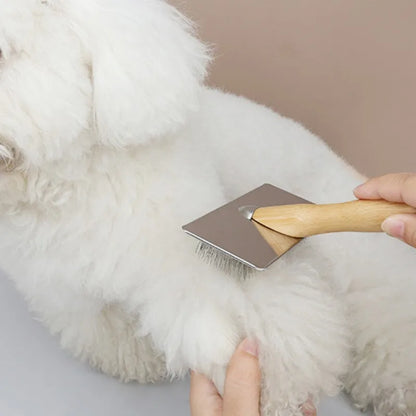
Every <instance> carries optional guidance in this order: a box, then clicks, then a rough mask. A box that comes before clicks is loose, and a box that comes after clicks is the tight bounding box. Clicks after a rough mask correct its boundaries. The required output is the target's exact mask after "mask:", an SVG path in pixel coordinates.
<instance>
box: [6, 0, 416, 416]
mask: <svg viewBox="0 0 416 416" xmlns="http://www.w3.org/2000/svg"><path fill="white" fill-rule="evenodd" d="M0 48H1V51H2V55H1V63H0V65H1V66H0V115H1V116H0V162H2V170H3V172H2V174H1V176H0V191H1V195H2V197H1V203H0V214H1V215H0V252H1V260H0V265H1V267H2V268H3V269H5V270H6V271H7V272H8V274H9V275H10V277H11V278H12V279H13V280H14V281H15V283H16V285H17V287H18V289H19V290H20V291H21V292H22V293H23V295H24V296H25V298H26V299H27V301H28V302H29V305H30V307H31V309H32V310H33V311H34V312H35V313H36V314H37V316H38V317H40V319H41V320H42V321H43V322H44V323H45V325H47V326H48V327H49V329H50V330H51V332H52V333H54V334H58V335H59V337H60V339H61V344H62V346H63V348H65V349H67V350H69V351H70V352H71V353H73V354H74V355H76V356H78V357H80V358H82V359H83V360H86V361H88V362H89V363H90V364H91V365H93V366H95V367H97V368H99V369H101V370H103V371H104V372H106V373H109V374H111V375H114V376H117V377H120V378H121V379H123V380H138V381H140V382H150V381H152V382H154V381H157V380H160V379H163V378H165V377H173V376H182V375H184V374H185V373H186V372H187V371H188V369H189V368H192V369H195V370H198V371H201V372H203V373H205V374H207V375H208V376H210V377H211V378H213V379H214V380H215V382H216V383H217V385H218V386H219V388H221V386H222V384H223V380H224V372H225V368H226V365H227V362H228V360H229V358H230V356H231V354H232V352H233V350H234V348H235V347H236V345H237V343H238V342H239V341H240V340H241V339H242V338H243V337H245V336H247V335H249V336H251V337H255V338H256V339H258V341H259V343H260V351H261V357H260V359H261V363H262V368H263V375H264V382H263V398H262V408H263V414H264V415H279V416H282V415H298V414H299V405H300V404H301V403H302V402H304V401H305V400H306V398H307V397H308V396H311V397H312V398H313V399H314V400H315V401H317V400H318V397H319V396H320V395H321V394H336V393H337V391H338V390H339V388H340V387H341V386H342V385H343V382H344V384H345V386H346V387H347V389H348V390H349V391H350V392H351V393H352V397H353V399H354V400H355V402H356V403H357V404H358V405H359V406H360V407H363V408H364V407H366V406H369V405H374V408H375V411H376V414H377V415H386V416H387V415H389V416H393V415H415V414H416V393H415V387H416V355H415V354H414V351H415V347H416V305H415V296H416V276H415V275H414V270H415V268H416V255H415V253H414V250H412V249H410V248H408V247H406V246H404V245H403V244H401V243H399V242H397V241H394V240H393V239H390V238H388V237H385V236H383V235H356V234H342V235H341V234H338V235H326V236H319V237H313V238H309V239H307V240H305V241H303V242H302V243H301V244H299V245H298V246H297V247H296V248H294V249H292V250H291V251H290V252H289V253H287V254H286V255H285V256H284V257H283V258H282V259H281V260H279V262H277V263H276V264H275V265H274V266H273V267H271V268H270V270H268V271H267V272H264V273H262V274H257V275H256V276H255V277H253V278H251V279H248V280H246V281H241V280H238V279H234V278H233V277H230V276H228V275H226V274H224V273H222V272H220V271H218V270H216V269H215V268H212V267H211V266H209V265H207V264H205V263H204V262H203V261H201V259H200V258H198V257H197V256H196V255H195V254H194V247H195V242H194V241H193V240H192V239H191V238H189V237H187V236H186V235H184V234H183V232H182V231H181V228H180V226H181V224H184V223H186V222H188V221H190V220H192V219H194V218H196V217H198V216H200V215H202V214H204V213H206V212H207V211H209V210H211V209H213V208H215V207H217V206H219V205H221V204H223V203H225V202H227V201H229V200H230V199H232V198H234V197H237V196H239V195H241V194H242V193H244V192H246V191H249V190H251V189H252V188H254V187H256V186H258V185H260V184H262V183H264V182H270V183H273V184H275V185H277V186H278V187H281V188H285V189H287V190H289V191H291V192H293V193H296V194H299V195H301V196H302V197H304V198H307V199H310V200H312V201H315V202H337V201H344V200H349V199H351V198H352V192H351V190H352V189H353V187H354V186H355V185H357V184H358V183H360V182H361V181H362V180H363V178H362V177H361V176H360V175H358V174H357V173H356V172H355V171H354V170H353V169H352V168H351V167H349V166H348V165H347V164H346V163H345V162H344V161H342V160H341V159H340V158H338V157H337V156H336V155H335V154H334V153H333V152H332V151H331V150H329V149H328V148H327V147H326V146H325V144H324V143H323V142H321V141H320V140H319V139H318V138H317V137H315V136H314V135H312V134H311V133H309V132H308V131H307V130H305V129H304V128H302V127H301V126H300V125H299V124H297V123H295V122H294V121H291V120H288V119H286V118H283V117H281V116H279V115H277V114H275V113H274V112H272V111H271V110H269V109H267V108H265V107H262V106H259V105H256V104H254V103H252V102H249V101H248V100H245V99H244V98H240V97H235V96H233V95H229V94H225V93H223V92H220V91H216V90H210V89H208V88H206V87H204V86H203V79H204V75H205V68H206V64H207V61H208V56H207V52H206V50H205V48H204V47H203V45H202V44H201V43H200V42H199V41H198V40H197V39H196V38H195V36H194V35H193V32H192V27H191V25H190V24H189V22H187V21H186V20H185V19H184V18H183V17H182V16H181V15H180V14H179V13H178V12H177V11H176V10H174V9H173V8H172V7H171V6H169V5H167V4H166V3H165V2H164V1H161V0H135V1H133V0H88V1H85V0H44V1H41V0H13V1H10V0H0Z"/></svg>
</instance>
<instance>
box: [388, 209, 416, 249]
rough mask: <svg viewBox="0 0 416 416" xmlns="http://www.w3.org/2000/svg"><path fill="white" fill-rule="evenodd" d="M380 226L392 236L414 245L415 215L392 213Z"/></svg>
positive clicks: (415, 240)
mask: <svg viewBox="0 0 416 416" xmlns="http://www.w3.org/2000/svg"><path fill="white" fill-rule="evenodd" d="M381 228H382V229H383V231H384V232H386V233H387V234H389V235H391V236H392V237H396V238H399V239H400V240H403V241H404V242H406V243H407V244H409V245H411V246H413V247H416V215H411V214H406V215H405V214H400V215H392V216H391V217H389V218H387V219H386V220H385V221H384V222H383V224H382V225H381Z"/></svg>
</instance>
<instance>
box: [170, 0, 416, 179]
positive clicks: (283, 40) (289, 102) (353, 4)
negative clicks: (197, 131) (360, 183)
mask: <svg viewBox="0 0 416 416" xmlns="http://www.w3.org/2000/svg"><path fill="white" fill-rule="evenodd" d="M170 2H171V3H172V4H174V5H175V6H178V7H179V9H181V10H182V11H183V12H185V14H187V15H188V16H191V17H192V18H193V19H194V20H195V21H196V22H197V24H198V26H199V32H200V33H201V37H202V38H203V39H204V40H205V41H208V42H210V43H213V44H214V45H215V57H216V60H215V62H214V64H213V66H212V72H211V76H210V84H212V85H215V86H219V87H221V88H224V89H226V90H228V91H231V92H235V93H238V94H242V95H245V96H248V97H250V98H252V99H254V100H255V101H258V102H261V103H264V104H266V105H268V106H270V107H272V108H274V109H275V110H277V111H279V112H280V113H282V114H284V115H287V116H289V117H292V118H294V119H296V120H299V121H301V122H302V123H303V124H304V125H306V126H307V127H308V128H309V129H310V130H312V131H313V132H315V133H317V134H318V135H320V136H321V137H322V138H324V139H325V140H326V141H327V142H328V143H329V144H330V145H331V146H332V147H333V148H335V150H337V151H338V153H340V154H341V155H342V156H344V157H345V158H346V159H347V160H348V161H350V162H351V163H352V164H353V165H355V166H356V167H357V168H358V169H359V170H361V171H362V172H364V173H366V174H367V175H376V174H381V173H385V172H389V171H412V170H413V171H415V170H416V168H415V163H414V155H415V153H416V137H415V136H416V117H415V111H416V82H415V76H416V41H415V39H416V2H415V1H413V0H396V1H394V2H392V1H390V0H378V1H377V2H374V1H371V0H348V1H347V0H344V1H339V2H334V1H332V0H316V1H314V2H309V1H307V0H300V1H296V2H294V1H293V2H291V1H287V0H257V1H255V2H253V1H252V0H229V1H226V2H224V1H222V0H210V1H209V2H208V1H206V0H170Z"/></svg>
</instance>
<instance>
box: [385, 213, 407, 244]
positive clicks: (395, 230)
mask: <svg viewBox="0 0 416 416" xmlns="http://www.w3.org/2000/svg"><path fill="white" fill-rule="evenodd" d="M381 229H382V230H383V231H384V232H385V233H387V234H388V235H390V236H392V237H396V238H400V239H401V240H403V238H404V221H402V220H400V219H398V218H387V219H386V220H385V221H384V222H383V224H381Z"/></svg>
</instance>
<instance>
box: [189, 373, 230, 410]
mask: <svg viewBox="0 0 416 416" xmlns="http://www.w3.org/2000/svg"><path fill="white" fill-rule="evenodd" d="M189 403H190V407H191V415H192V416H221V415H222V399H221V396H220V395H219V394H218V392H217V389H216V388H215V386H214V383H212V381H210V380H209V379H208V378H207V377H205V376H204V375H202V374H198V373H196V372H194V371H192V372H191V393H190V398H189Z"/></svg>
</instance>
